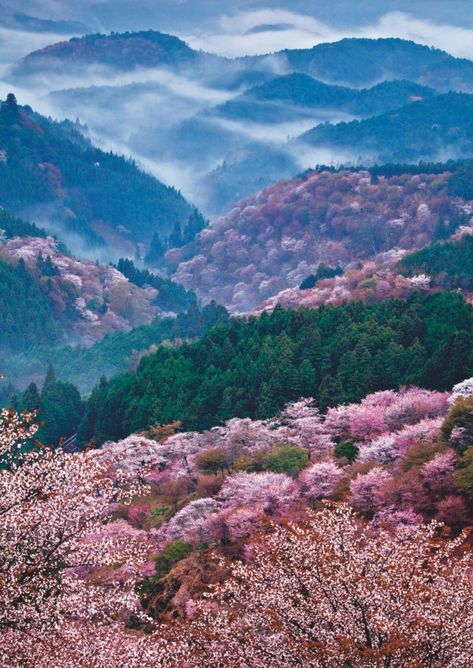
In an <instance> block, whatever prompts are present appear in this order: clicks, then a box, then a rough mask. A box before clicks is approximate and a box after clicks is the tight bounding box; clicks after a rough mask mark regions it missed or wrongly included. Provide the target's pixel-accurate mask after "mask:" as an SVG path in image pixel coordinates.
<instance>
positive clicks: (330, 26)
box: [0, 0, 473, 259]
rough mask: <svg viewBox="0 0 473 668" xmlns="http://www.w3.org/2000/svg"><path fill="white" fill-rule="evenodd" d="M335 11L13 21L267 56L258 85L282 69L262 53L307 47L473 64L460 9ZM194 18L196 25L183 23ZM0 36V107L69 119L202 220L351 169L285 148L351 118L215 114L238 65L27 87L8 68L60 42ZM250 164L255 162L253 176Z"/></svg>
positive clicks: (70, 76) (229, 8)
mask: <svg viewBox="0 0 473 668" xmlns="http://www.w3.org/2000/svg"><path fill="white" fill-rule="evenodd" d="M335 4H337V3H328V2H320V3H317V7H315V8H314V6H313V5H314V3H310V2H306V1H305V0H301V1H300V2H299V1H296V2H293V3H291V9H290V10H288V9H287V3H283V2H281V3H279V2H274V3H271V7H268V5H267V3H263V2H256V3H255V2H252V3H249V2H244V1H243V0H242V1H235V2H230V3H227V4H226V5H225V8H224V9H223V10H222V5H221V3H217V2H212V1H208V2H203V1H202V2H200V1H199V2H188V1H186V0H180V1H179V2H176V1H172V0H162V1H161V2H158V3H157V2H147V1H140V0H138V1H137V2H134V3H127V2H125V1H124V0H122V1H121V2H120V3H115V4H114V3H111V2H109V1H108V0H103V1H102V2H100V3H97V2H90V3H89V2H85V3H81V5H80V7H79V6H77V4H76V3H72V2H57V1H55V0H50V1H49V2H44V1H42V0H31V1H29V2H25V3H24V5H25V7H24V11H28V12H30V13H31V14H32V15H33V16H40V17H41V18H44V19H49V20H56V21H59V20H61V21H67V20H68V21H72V20H75V21H77V20H80V21H82V22H83V23H84V24H86V25H87V26H90V27H91V29H97V30H102V31H103V30H109V29H110V28H116V27H118V26H117V23H116V21H115V19H114V18H113V17H114V16H118V15H120V16H121V17H122V20H123V21H125V20H129V21H130V22H129V24H127V25H128V27H129V28H130V29H133V28H136V27H142V28H146V29H147V28H158V29H159V28H161V29H167V30H168V31H169V32H170V33H172V34H175V35H177V36H179V37H181V38H183V39H184V40H185V41H187V42H188V44H189V45H190V46H191V47H193V48H194V49H200V50H203V51H206V52H209V53H214V54H219V55H222V56H225V57H231V58H235V57H240V56H246V55H252V54H268V55H267V56H266V57H265V58H263V59H261V60H260V61H259V63H258V72H257V74H258V76H259V75H260V76H261V81H260V83H262V82H264V81H267V80H270V79H272V78H274V77H277V76H281V75H284V74H287V73H288V72H289V71H290V69H289V67H288V63H287V61H286V59H285V57H284V56H283V55H280V54H274V52H276V51H280V50H281V49H285V48H298V49H300V48H304V47H307V48H310V47H313V46H314V45H316V44H320V43H323V42H327V41H336V40H340V39H342V38H344V37H347V36H348V37H389V36H395V37H402V38H406V39H412V40H415V41H416V42H419V43H421V44H429V45H430V44H431V45H435V46H438V47H440V48H443V49H446V50H447V51H449V52H450V53H452V54H454V55H458V56H468V57H469V56H471V57H473V39H472V38H473V28H472V27H470V26H469V25H467V24H464V25H458V16H459V15H460V14H459V8H460V7H461V5H462V2H454V3H451V6H452V11H451V12H450V19H451V24H449V23H446V22H445V21H447V20H448V17H446V16H445V13H444V12H443V13H442V12H439V13H438V14H437V15H436V14H435V12H432V11H431V5H432V3H424V2H419V3H417V7H416V8H412V7H411V4H412V3H406V2H402V1H399V2H386V3H382V4H383V8H382V9H381V8H380V3H379V2H376V3H373V2H367V3H366V6H365V7H364V8H358V10H357V11H355V9H354V8H353V5H352V4H351V3H347V2H342V3H338V10H337V9H336V8H335V7H334V5H335ZM132 5H133V7H134V11H135V14H136V16H135V20H133V21H132V20H131V19H130V15H131V7H132ZM341 5H343V6H344V8H345V9H344V12H342V11H341V10H340V7H341ZM407 5H409V7H407ZM11 8H13V4H11ZM22 9H23V7H22ZM158 9H159V12H158ZM407 9H409V11H408V12H407V11H406V10H407ZM12 10H13V9H12ZM394 10H398V11H394ZM127 12H128V13H127ZM428 12H429V13H428ZM158 14H159V16H158ZM196 16H198V17H199V20H197V21H192V20H191V19H192V17H196ZM136 17H138V18H136ZM140 17H141V18H140ZM137 20H142V25H141V26H137V25H136V22H137ZM440 21H443V22H442V23H441V22H440ZM123 27H125V26H123ZM123 27H122V29H123ZM0 37H1V38H2V39H1V46H0V68H1V79H0V97H2V98H5V96H6V94H7V93H8V92H14V93H15V94H16V96H17V98H18V101H19V102H20V103H21V104H28V105H30V106H31V107H32V108H33V109H34V110H35V111H38V112H40V113H42V114H44V115H47V116H50V117H52V118H55V119H58V120H62V119H65V118H70V119H71V120H75V119H78V120H79V121H80V123H81V124H82V125H83V126H84V127H85V130H84V132H85V133H86V134H87V136H88V137H89V138H90V140H91V141H92V142H93V143H94V144H95V145H97V146H99V147H100V148H102V149H105V150H112V151H114V152H116V153H120V154H123V155H125V156H126V157H129V158H131V159H134V160H135V161H136V162H137V164H138V165H139V166H140V167H141V168H142V169H143V170H144V171H146V172H148V173H150V174H152V175H153V176H155V177H156V178H158V179H159V180H161V181H163V182H164V183H165V184H167V185H171V186H174V187H176V188H177V189H178V190H180V191H181V192H182V194H183V195H184V196H185V197H186V198H187V199H188V200H189V201H190V202H191V203H193V204H195V205H196V206H198V207H199V208H200V209H201V210H202V212H203V213H204V215H206V216H207V217H209V218H210V219H211V220H214V219H215V218H217V217H218V216H219V215H221V214H223V213H225V212H226V211H228V210H229V209H231V208H232V206H233V205H234V204H235V202H236V201H237V199H238V198H240V197H246V196H249V195H251V194H253V193H254V192H255V191H257V190H258V189H260V188H261V187H264V186H265V185H270V184H271V183H272V182H274V181H277V180H279V179H280V178H288V177H291V176H293V175H295V174H297V173H300V172H301V171H304V170H306V169H308V168H310V167H313V166H315V165H316V164H320V163H327V164H334V165H341V164H357V163H358V162H359V154H358V152H357V151H356V149H355V150H353V151H350V150H346V149H344V150H340V149H337V148H333V149H331V148H317V147H313V146H308V145H305V144H304V143H301V142H300V141H297V139H298V137H300V136H301V135H302V134H303V133H305V132H307V131H308V130H310V129H311V128H313V127H314V126H317V125H318V124H320V123H326V122H329V123H338V122H340V121H349V120H352V119H354V118H357V117H356V116H354V115H350V114H348V113H345V112H344V111H343V110H340V109H338V110H337V109H310V108H304V107H301V106H294V105H291V104H290V103H289V102H287V103H286V102H284V101H281V100H278V101H277V102H275V103H271V105H269V104H268V105H267V106H266V107H262V109H263V111H262V115H263V119H262V120H261V121H260V120H255V119H251V118H249V117H245V116H244V115H242V116H240V117H238V116H237V117H235V118H231V117H228V116H226V115H225V114H224V113H223V112H222V105H224V104H225V103H226V102H228V101H230V100H234V99H236V100H238V99H239V96H241V95H243V94H245V92H247V91H248V90H250V89H251V86H252V85H255V81H250V79H248V81H245V78H244V77H243V76H242V77H241V82H239V76H240V75H241V74H242V73H244V72H245V68H246V67H247V64H246V61H245V60H244V59H243V60H240V59H238V58H237V59H236V60H234V61H229V60H226V61H218V60H217V61H216V62H214V63H212V62H206V63H205V65H202V66H200V65H199V67H196V68H189V67H185V66H182V65H179V66H176V67H173V68H170V67H156V68H149V67H147V68H143V67H136V68H134V69H129V70H126V71H123V70H121V69H115V68H112V67H105V66H101V65H98V64H97V65H89V66H82V65H81V66H80V67H74V66H68V65H66V66H64V67H63V68H61V69H55V70H53V69H48V68H43V69H41V70H39V71H38V72H36V71H35V73H34V76H32V77H30V78H29V79H28V78H25V77H23V78H21V77H20V76H18V75H17V74H16V73H15V67H14V65H15V62H16V61H17V60H18V59H19V58H21V57H23V56H25V55H26V54H27V53H29V52H31V51H33V50H35V49H39V48H41V47H43V46H45V45H47V44H51V43H55V42H57V41H62V40H64V39H67V38H68V35H65V34H64V33H61V34H60V33H57V34H56V33H51V32H37V33H33V32H26V31H24V30H18V29H11V28H7V27H1V26H0ZM255 76H256V75H255ZM234 81H236V82H237V83H234ZM238 82H239V83H238ZM256 83H257V82H256ZM270 106H271V109H270ZM270 112H271V113H270ZM265 113H267V118H265V117H264V114H265ZM278 115H279V116H280V118H278ZM363 157H364V159H365V160H366V161H367V162H368V161H369V160H370V159H371V156H370V155H368V154H365V155H364V156H363ZM252 161H258V169H257V170H256V169H253V168H252ZM256 172H258V173H257V174H256ZM217 191H218V192H217ZM216 192H217V194H216ZM40 213H41V215H39V214H40ZM30 214H31V212H30ZM36 214H37V215H39V218H37V222H38V223H39V224H42V225H44V226H46V227H47V229H48V230H50V231H51V232H54V233H56V234H58V235H59V236H61V237H62V238H63V240H64V241H65V242H66V243H67V245H68V246H69V247H70V248H71V249H72V250H74V251H75V252H77V253H78V254H79V255H80V256H81V257H83V256H92V257H94V258H99V259H101V258H100V257H99V256H100V249H89V248H87V247H86V246H84V242H83V240H81V239H80V238H79V237H77V235H67V236H66V233H65V232H64V230H63V229H62V228H61V226H60V225H58V223H57V222H54V216H52V217H51V216H50V215H49V214H48V213H47V212H45V211H41V212H38V211H37V212H36ZM30 217H31V216H30ZM76 237H77V238H76Z"/></svg>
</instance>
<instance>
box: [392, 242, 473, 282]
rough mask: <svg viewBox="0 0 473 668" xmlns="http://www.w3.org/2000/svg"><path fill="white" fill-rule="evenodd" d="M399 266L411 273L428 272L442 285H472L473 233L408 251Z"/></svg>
mask: <svg viewBox="0 0 473 668" xmlns="http://www.w3.org/2000/svg"><path fill="white" fill-rule="evenodd" d="M400 268H401V271H403V273H405V274H407V275H408V276H413V275H415V274H420V273H424V274H428V275H429V276H432V278H433V279H434V282H435V283H436V284H437V285H439V286H440V287H443V288H446V289H451V288H462V289H464V290H471V289H473V236H472V235H469V234H466V235H465V236H464V237H462V238H461V239H459V240H458V241H450V242H446V243H440V242H438V243H435V244H433V245H431V246H426V247H425V248H423V249H422V250H420V251H417V252H416V253H411V254H410V255H407V256H406V257H405V258H403V260H402V261H401V262H400Z"/></svg>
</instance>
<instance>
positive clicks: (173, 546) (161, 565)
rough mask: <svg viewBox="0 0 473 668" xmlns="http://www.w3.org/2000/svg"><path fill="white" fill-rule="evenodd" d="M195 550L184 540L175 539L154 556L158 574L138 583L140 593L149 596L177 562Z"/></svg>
mask: <svg viewBox="0 0 473 668" xmlns="http://www.w3.org/2000/svg"><path fill="white" fill-rule="evenodd" d="M193 550H194V548H193V546H192V545H191V544H190V543H186V542H185V541H183V540H175V541H174V542H173V543H170V544H169V545H168V546H167V547H166V548H165V549H164V550H163V551H162V552H160V553H159V554H158V555H157V556H156V557H155V558H154V562H155V569H156V575H153V576H152V577H149V578H146V579H145V580H143V581H142V582H141V583H140V584H139V585H138V593H139V594H140V595H141V596H149V595H150V594H151V593H152V591H153V590H154V588H155V587H156V584H157V583H158V582H159V580H161V579H162V578H163V577H165V576H166V575H167V574H168V573H169V571H170V570H171V569H172V568H173V567H174V566H175V565H176V564H178V563H179V562H180V561H182V560H183V559H185V558H186V557H188V556H189V555H190V554H191V552H193Z"/></svg>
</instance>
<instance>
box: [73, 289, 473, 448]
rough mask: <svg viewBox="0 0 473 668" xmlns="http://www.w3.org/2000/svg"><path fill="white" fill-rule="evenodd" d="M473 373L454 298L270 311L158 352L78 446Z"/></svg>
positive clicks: (99, 393) (89, 425) (104, 405)
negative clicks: (309, 399)
mask: <svg viewBox="0 0 473 668" xmlns="http://www.w3.org/2000/svg"><path fill="white" fill-rule="evenodd" d="M472 365H473V310H472V307H471V306H470V305H468V304H467V303H466V302H465V301H464V299H463V298H462V296H461V295H458V294H455V293H444V294H440V295H435V296H433V297H427V298H422V297H421V296H420V295H413V296H411V297H410V298H409V299H408V300H407V301H400V300H397V301H396V300H387V301H385V302H382V303H380V304H364V303H362V302H359V303H350V304H347V305H344V306H339V307H330V306H326V307H321V308H320V309H318V310H303V309H302V310H292V311H291V310H287V311H284V310H281V309H276V310H275V311H274V312H273V313H272V314H271V315H266V314H264V315H262V316H261V317H259V318H251V319H250V320H249V321H248V322H245V321H243V320H239V319H235V320H233V321H232V322H231V323H230V324H229V325H228V326H225V327H217V328H216V329H214V330H211V331H210V332H209V333H208V334H206V335H205V336H204V337H203V338H202V340H201V341H200V342H198V343H196V344H192V345H189V346H187V345H184V346H183V347H181V348H178V349H165V348H161V349H159V350H158V351H157V353H156V354H155V355H152V356H150V357H146V358H144V359H143V360H142V362H141V363H140V366H139V367H138V371H137V372H136V374H134V375H131V376H119V377H117V378H115V379H113V380H112V381H110V383H109V384H106V385H102V386H101V387H100V388H98V389H97V390H95V391H94V393H93V395H92V397H91V399H90V400H89V403H88V405H87V410H86V414H85V417H84V422H83V424H82V427H81V431H80V434H81V440H82V442H87V441H88V440H89V439H91V438H92V437H93V438H94V439H95V441H96V442H97V443H102V442H103V441H106V440H109V439H111V440H113V439H116V438H123V437H124V436H126V435H128V434H129V433H131V432H133V431H137V430H139V429H143V428H145V427H147V426H149V425H150V424H154V423H167V422H172V421H174V420H178V421H180V422H182V424H183V426H184V428H186V429H203V428H209V427H211V426H212V425H213V424H215V423H216V422H221V421H224V420H227V419H229V418H230V417H234V416H238V417H259V418H266V417H269V416H271V415H272V414H273V413H275V412H276V411H277V410H278V409H280V408H281V407H282V406H283V405H284V403H286V402H288V401H291V400H296V399H298V398H299V397H301V396H314V397H315V398H316V400H317V402H318V404H319V405H320V406H321V407H322V408H325V407H327V406H333V405H335V404H337V403H340V402H345V401H358V400H359V399H361V398H362V397H363V396H364V395H365V394H366V393H368V392H374V391H377V390H384V389H388V388H398V387H400V386H401V385H404V384H413V383H415V384H419V385H422V386H424V387H428V388H432V389H439V390H442V389H446V388H448V387H449V386H451V385H452V384H454V383H455V382H458V381H459V380H461V379H462V378H463V377H464V376H465V375H468V374H469V373H470V371H471V372H472V373H473V367H472Z"/></svg>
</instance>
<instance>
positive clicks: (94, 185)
mask: <svg viewBox="0 0 473 668" xmlns="http://www.w3.org/2000/svg"><path fill="white" fill-rule="evenodd" d="M0 204H1V205H2V206H4V207H5V208H7V209H8V210H10V211H12V212H13V213H16V214H20V213H21V214H22V217H23V218H25V217H26V218H29V219H35V220H37V221H39V222H40V223H41V225H42V226H44V227H46V228H47V229H48V230H49V231H52V232H53V233H55V234H57V235H58V236H59V237H60V238H61V239H63V240H65V241H66V242H67V243H68V244H70V245H71V246H76V247H77V246H79V247H81V248H82V249H85V248H89V249H90V248H92V249H94V248H95V251H92V252H95V253H101V257H107V258H109V259H114V258H116V257H120V255H126V254H130V255H132V256H134V255H135V254H137V253H138V254H145V253H146V247H147V246H149V244H150V242H151V240H152V239H153V235H155V234H157V235H159V236H161V237H162V238H164V237H165V236H168V235H169V234H170V233H171V232H172V230H173V228H174V226H175V225H176V224H178V223H182V224H184V223H185V222H186V221H187V220H188V219H189V217H191V215H192V214H193V208H192V207H191V206H190V205H189V204H188V203H187V202H186V200H185V199H184V198H183V197H182V195H181V194H180V193H179V192H178V191H176V190H175V189H174V188H170V187H168V186H165V185H164V184H162V183H161V182H159V181H157V180H156V179H154V178H153V177H151V176H150V175H148V174H145V173H144V172H142V171H140V170H139V169H138V168H137V166H136V165H135V164H134V162H132V161H130V160H125V159H124V158H122V157H119V156H118V155H114V154H113V153H105V152H103V151H101V150H100V149H97V148H95V147H94V146H93V145H92V144H91V143H90V142H89V141H88V140H87V139H85V138H84V136H83V134H81V133H80V132H79V131H77V130H76V129H75V127H73V126H72V125H71V124H70V123H57V122H54V121H52V120H50V119H47V118H45V117H43V116H40V115H39V114H36V113H34V112H33V111H31V109H30V108H29V107H20V106H18V105H17V104H16V100H15V98H14V96H9V99H8V101H7V102H4V103H3V104H2V107H1V109H0Z"/></svg>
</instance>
